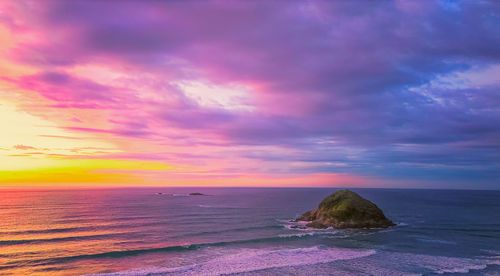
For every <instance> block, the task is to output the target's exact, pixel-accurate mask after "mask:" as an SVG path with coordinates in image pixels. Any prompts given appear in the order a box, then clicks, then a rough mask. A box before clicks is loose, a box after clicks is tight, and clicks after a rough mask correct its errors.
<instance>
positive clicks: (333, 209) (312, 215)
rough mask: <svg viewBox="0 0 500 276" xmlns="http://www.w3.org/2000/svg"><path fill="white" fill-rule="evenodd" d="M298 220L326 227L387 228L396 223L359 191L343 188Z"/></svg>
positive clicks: (312, 225)
mask: <svg viewBox="0 0 500 276" xmlns="http://www.w3.org/2000/svg"><path fill="white" fill-rule="evenodd" d="M296 221H310V222H309V223H308V224H307V226H308V227H313V228H319V229H324V228H328V227H330V226H332V227H333V228H337V229H345V228H387V227H390V226H394V225H395V224H394V223H393V222H392V221H390V220H389V219H388V218H386V217H385V215H384V213H383V212H382V210H380V209H379V208H378V207H377V205H375V204H374V203H372V202H371V201H369V200H367V199H364V198H362V197H361V196H359V195H358V194H357V193H355V192H352V191H349V190H341V191H337V192H335V193H333V194H332V195H330V196H328V197H327V198H325V199H323V201H322V202H321V203H320V204H319V206H318V209H316V210H310V211H307V212H305V213H304V214H303V215H302V216H301V217H300V218H298V219H297V220H296Z"/></svg>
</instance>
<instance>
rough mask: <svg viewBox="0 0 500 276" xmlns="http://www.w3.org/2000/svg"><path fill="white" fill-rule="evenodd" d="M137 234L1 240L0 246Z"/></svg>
mask: <svg viewBox="0 0 500 276" xmlns="http://www.w3.org/2000/svg"><path fill="white" fill-rule="evenodd" d="M135 233H138V232H126V233H109V234H97V235H82V236H73V237H59V238H45V239H25V240H0V245H4V246H5V245H18V244H40V243H52V242H67V241H81V240H101V239H109V238H113V237H117V236H123V235H133V234H135Z"/></svg>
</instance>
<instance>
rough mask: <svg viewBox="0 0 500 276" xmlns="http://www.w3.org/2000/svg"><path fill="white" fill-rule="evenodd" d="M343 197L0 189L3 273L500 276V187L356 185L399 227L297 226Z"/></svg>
mask: <svg viewBox="0 0 500 276" xmlns="http://www.w3.org/2000/svg"><path fill="white" fill-rule="evenodd" d="M336 190H337V189H336V188H119V189H118V188H116V189H74V190H29V191H28V190H21V189H19V190H0V218H1V220H0V275H221V274H222V275H500V191H469V190H467V191H466V190H407V189H352V190H353V191H355V192H357V193H359V194H360V195H361V196H363V197H365V198H367V199H369V200H371V201H372V202H374V203H376V204H377V205H378V206H379V207H380V208H381V209H382V210H383V211H384V213H385V214H386V216H387V217H388V218H390V219H391V220H393V221H394V222H395V223H397V226H395V227H392V228H389V229H365V230H335V229H326V230H313V229H294V228H293V225H295V224H296V223H295V222H290V220H292V219H294V218H296V217H298V216H299V215H300V214H302V213H303V212H305V211H307V210H310V209H313V208H316V207H317V205H318V204H319V202H320V201H321V200H322V199H323V198H324V197H326V196H328V195H330V194H331V193H333V192H335V191H336ZM193 192H200V193H203V194H206V196H195V195H189V193H193ZM159 193H161V194H159Z"/></svg>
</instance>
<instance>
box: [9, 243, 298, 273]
mask: <svg viewBox="0 0 500 276" xmlns="http://www.w3.org/2000/svg"><path fill="white" fill-rule="evenodd" d="M301 238H303V237H300V236H273V237H263V238H255V239H245V240H233V241H221V242H214V243H197V244H183V245H173V246H165V247H154V248H145V249H133V250H120V251H107V252H101V253H95V254H82V255H73V256H66V257H56V258H48V259H35V260H22V261H12V262H7V263H5V265H18V266H41V265H51V264H59V263H64V262H71V261H77V260H89V259H100V258H121V257H129V256H137V255H142V254H149V253H161V252H181V251H195V250H198V249H202V248H207V247H225V246H231V245H244V244H252V243H272V242H279V241H281V240H283V239H290V240H294V239H301Z"/></svg>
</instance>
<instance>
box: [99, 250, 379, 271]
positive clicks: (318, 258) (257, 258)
mask: <svg viewBox="0 0 500 276" xmlns="http://www.w3.org/2000/svg"><path fill="white" fill-rule="evenodd" d="M375 253H376V251H375V250H355V249H343V248H327V247H323V246H313V247H307V248H296V249H279V250H263V249H244V250H242V251H241V252H240V253H236V254H229V255H225V256H221V257H217V258H215V259H212V260H211V261H208V262H205V263H201V264H195V265H188V266H182V267H176V268H160V267H149V268H142V269H134V270H129V271H123V272H118V273H111V274H101V275H108V276H110V275H148V274H162V275H220V274H232V273H243V272H251V271H258V270H262V269H269V268H280V267H287V266H300V265H313V264H319V263H328V262H332V261H337V260H348V259H355V258H361V257H366V256H370V255H372V254H375Z"/></svg>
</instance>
